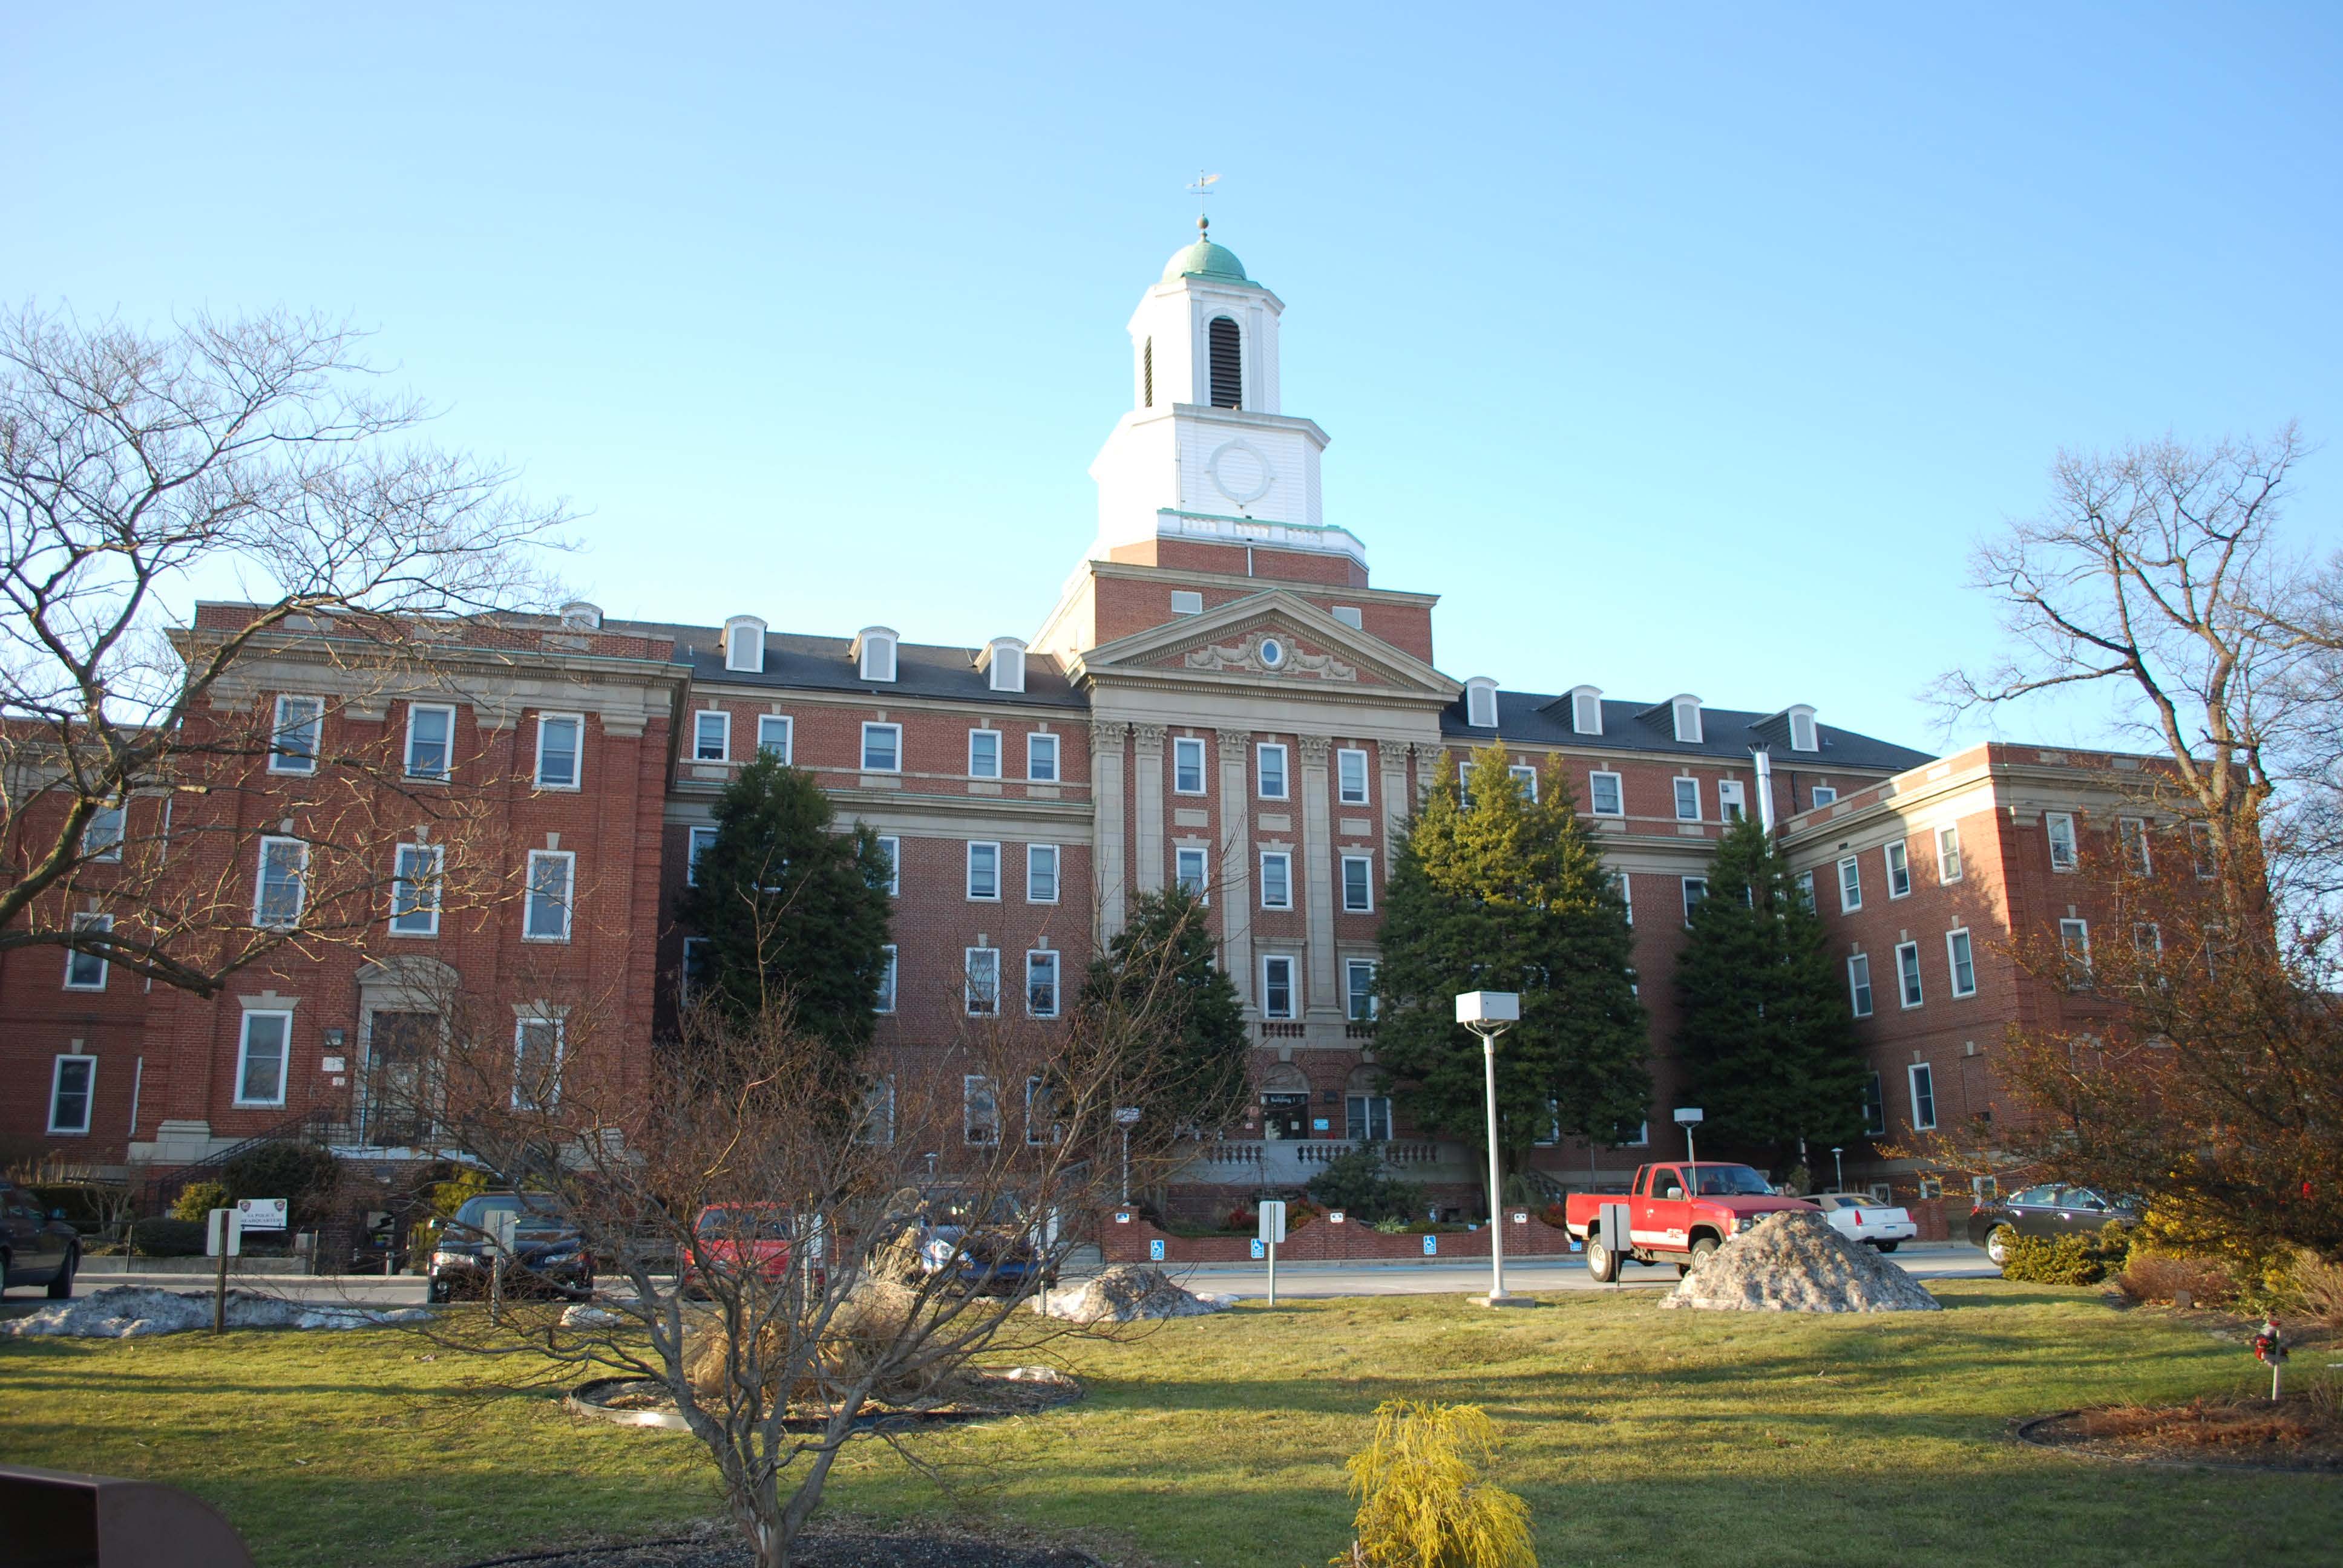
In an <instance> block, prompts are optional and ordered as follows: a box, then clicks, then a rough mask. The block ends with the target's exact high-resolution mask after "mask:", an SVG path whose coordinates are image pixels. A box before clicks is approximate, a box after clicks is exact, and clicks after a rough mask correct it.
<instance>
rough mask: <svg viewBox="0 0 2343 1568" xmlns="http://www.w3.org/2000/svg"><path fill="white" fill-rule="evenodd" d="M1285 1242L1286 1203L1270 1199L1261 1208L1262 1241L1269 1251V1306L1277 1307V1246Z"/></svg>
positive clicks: (1280, 1199)
mask: <svg viewBox="0 0 2343 1568" xmlns="http://www.w3.org/2000/svg"><path fill="white" fill-rule="evenodd" d="M1284 1240H1285V1201H1284V1200H1283V1199H1282V1198H1270V1199H1266V1200H1264V1201H1262V1206H1261V1241H1262V1246H1264V1247H1267V1248H1268V1249H1269V1304H1270V1305H1271V1306H1272V1307H1273V1306H1275V1305H1277V1244H1278V1243H1279V1242H1280V1241H1284Z"/></svg>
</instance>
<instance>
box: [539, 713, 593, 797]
mask: <svg viewBox="0 0 2343 1568" xmlns="http://www.w3.org/2000/svg"><path fill="white" fill-rule="evenodd" d="M585 743H586V716H585V715H584V714H582V713H540V714H538V716H537V787H538V789H582V788H583V787H584V777H583V774H584V769H581V768H580V767H579V766H578V759H579V756H580V754H581V753H582V752H583V750H584V749H585Z"/></svg>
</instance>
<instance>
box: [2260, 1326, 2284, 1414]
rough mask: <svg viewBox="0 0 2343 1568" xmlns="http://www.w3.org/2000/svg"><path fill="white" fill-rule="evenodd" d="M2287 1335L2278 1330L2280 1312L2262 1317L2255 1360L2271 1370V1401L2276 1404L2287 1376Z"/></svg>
mask: <svg viewBox="0 0 2343 1568" xmlns="http://www.w3.org/2000/svg"><path fill="white" fill-rule="evenodd" d="M2286 1357H2287V1349H2286V1336H2285V1335H2284V1334H2282V1333H2280V1332H2278V1314H2277V1313H2275V1312H2272V1313H2270V1314H2268V1316H2266V1317H2264V1318H2263V1319H2262V1332H2259V1333H2258V1334H2256V1335H2255V1336H2254V1360H2256V1361H2258V1362H2262V1363H2263V1364H2264V1365H2266V1366H2268V1368H2269V1370H2270V1402H2271V1403H2272V1404H2276V1403H2277V1402H2278V1392H2279V1389H2280V1387H2281V1384H2282V1382H2283V1380H2284V1379H2285V1376H2286Z"/></svg>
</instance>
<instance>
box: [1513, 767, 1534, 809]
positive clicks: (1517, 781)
mask: <svg viewBox="0 0 2343 1568" xmlns="http://www.w3.org/2000/svg"><path fill="white" fill-rule="evenodd" d="M1505 777H1506V778H1508V779H1512V780H1513V783H1514V786H1515V787H1516V788H1518V789H1520V790H1521V792H1522V799H1524V800H1526V801H1528V802H1529V803H1530V804H1531V805H1533V806H1534V805H1536V804H1537V798H1538V774H1537V769H1534V768H1523V767H1519V766H1515V767H1511V768H1507V769H1505Z"/></svg>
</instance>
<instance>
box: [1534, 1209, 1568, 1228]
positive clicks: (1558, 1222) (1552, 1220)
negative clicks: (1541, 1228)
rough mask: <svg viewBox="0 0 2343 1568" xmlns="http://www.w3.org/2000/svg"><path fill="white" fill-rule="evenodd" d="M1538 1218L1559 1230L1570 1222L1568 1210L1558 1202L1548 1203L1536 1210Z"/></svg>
mask: <svg viewBox="0 0 2343 1568" xmlns="http://www.w3.org/2000/svg"><path fill="white" fill-rule="evenodd" d="M1538 1218H1539V1219H1541V1220H1543V1221H1545V1222H1546V1223H1547V1224H1549V1225H1551V1226H1553V1227H1554V1229H1555V1230H1557V1231H1560V1230H1563V1229H1565V1228H1566V1227H1567V1226H1568V1225H1569V1224H1570V1211H1569V1210H1568V1209H1567V1208H1565V1207H1564V1205H1563V1204H1561V1203H1559V1202H1554V1203H1548V1204H1547V1205H1546V1206H1545V1207H1544V1208H1543V1209H1541V1210H1539V1211H1538Z"/></svg>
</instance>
